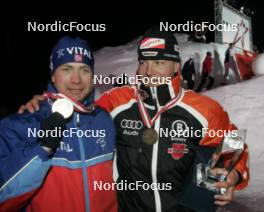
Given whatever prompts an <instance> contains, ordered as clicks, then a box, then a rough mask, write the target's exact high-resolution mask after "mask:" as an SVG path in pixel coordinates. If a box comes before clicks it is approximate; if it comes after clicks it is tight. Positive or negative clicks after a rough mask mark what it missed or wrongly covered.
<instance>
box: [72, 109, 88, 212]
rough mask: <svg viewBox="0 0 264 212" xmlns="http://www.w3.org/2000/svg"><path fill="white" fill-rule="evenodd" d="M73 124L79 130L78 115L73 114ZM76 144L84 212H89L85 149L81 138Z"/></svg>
mask: <svg viewBox="0 0 264 212" xmlns="http://www.w3.org/2000/svg"><path fill="white" fill-rule="evenodd" d="M74 122H75V123H74V124H75V125H76V128H77V130H79V128H80V126H81V124H80V115H79V114H78V113H74ZM78 143H79V150H80V155H81V161H82V176H83V186H84V194H85V196H84V198H85V211H86V212H90V197H89V188H88V174H87V168H86V164H85V149H84V146H83V141H82V138H81V137H78Z"/></svg>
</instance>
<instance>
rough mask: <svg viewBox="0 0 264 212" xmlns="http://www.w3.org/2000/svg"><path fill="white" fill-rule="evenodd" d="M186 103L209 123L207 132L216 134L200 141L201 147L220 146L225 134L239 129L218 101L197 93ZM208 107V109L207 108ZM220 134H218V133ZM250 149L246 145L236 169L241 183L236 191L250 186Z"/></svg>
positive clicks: (227, 158)
mask: <svg viewBox="0 0 264 212" xmlns="http://www.w3.org/2000/svg"><path fill="white" fill-rule="evenodd" d="M185 102H186V103H187V104H189V105H192V107H193V108H194V109H195V110H197V111H198V112H199V113H200V114H201V115H202V116H203V117H204V118H205V119H206V120H207V122H208V126H207V127H208V129H207V132H215V133H213V134H210V133H206V134H205V136H204V137H203V138H202V140H201V141H200V145H204V146H212V147H216V146H218V145H219V144H220V143H221V142H222V141H223V138H224V134H225V133H224V132H226V133H227V132H229V131H231V130H235V129H237V128H236V126H235V125H233V124H232V123H231V122H230V120H229V117H228V114H227V113H226V112H225V111H224V110H223V108H222V107H221V105H220V104H219V103H217V102H216V101H214V100H212V99H210V98H208V97H206V96H201V95H198V94H195V93H193V92H192V93H189V95H188V97H187V98H186V99H185ZM205 105H206V107H205ZM217 132H218V133H217ZM230 156H231V157H232V155H226V156H224V164H225V166H227V164H229V162H230V159H231V157H230ZM248 158H249V153H248V147H247V145H245V147H244V151H243V153H242V154H241V156H240V158H239V160H238V162H237V164H236V165H235V169H236V170H237V171H238V172H239V173H240V176H241V181H240V182H239V184H238V185H237V186H236V189H238V190H239V189H243V188H245V187H246V186H247V185H248V181H249V168H248Z"/></svg>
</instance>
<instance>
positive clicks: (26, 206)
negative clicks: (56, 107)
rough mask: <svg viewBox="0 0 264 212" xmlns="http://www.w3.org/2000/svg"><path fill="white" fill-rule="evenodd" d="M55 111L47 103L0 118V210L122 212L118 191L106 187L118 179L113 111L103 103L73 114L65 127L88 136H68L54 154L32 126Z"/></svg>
mask: <svg viewBox="0 0 264 212" xmlns="http://www.w3.org/2000/svg"><path fill="white" fill-rule="evenodd" d="M91 98H92V97H90V99H88V100H87V101H86V103H84V104H85V105H88V104H89V103H90V102H91ZM50 114H51V105H50V103H49V101H45V102H43V103H42V105H41V108H40V110H39V111H38V112H36V113H34V114H30V113H24V114H22V115H18V114H16V115H12V116H10V117H8V118H5V119H3V120H1V121H0V211H1V212H2V211H38V212H41V211H45V212H47V211H49V212H52V211H56V212H58V211H64V212H67V211H91V212H93V211H96V212H100V211H102V212H103V211H108V212H115V211H117V201H116V195H115V191H114V190H113V189H105V187H103V186H105V185H106V186H107V188H110V187H109V185H112V183H113V180H112V158H113V150H114V144H115V128H114V125H113V122H112V119H111V117H110V115H109V114H108V113H106V112H105V111H103V110H102V109H100V108H99V107H97V108H96V110H95V111H94V112H93V113H92V114H88V115H87V114H78V113H77V112H74V114H73V116H72V119H71V121H70V122H68V123H67V124H66V130H67V129H70V128H72V129H73V128H74V130H73V131H75V132H76V131H78V130H81V131H82V132H86V135H85V136H83V137H79V136H77V134H76V133H75V134H73V136H72V137H64V138H63V140H62V141H61V143H60V146H59V148H58V149H57V151H56V152H55V153H54V154H53V155H49V154H48V153H47V152H46V151H45V150H43V149H42V147H41V146H40V145H39V143H38V141H37V137H36V136H32V133H31V134H30V135H28V130H29V129H36V131H37V130H38V129H39V128H40V122H41V121H42V120H43V119H45V118H47V117H48V116H49V115H50ZM104 132H105V133H104ZM92 133H93V134H92ZM103 135H105V136H103ZM90 136H91V137H90Z"/></svg>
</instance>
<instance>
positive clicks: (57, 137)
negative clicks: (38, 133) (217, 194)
mask: <svg viewBox="0 0 264 212" xmlns="http://www.w3.org/2000/svg"><path fill="white" fill-rule="evenodd" d="M65 124H66V120H65V118H64V117H63V116H62V115H61V114H60V113H58V112H55V113H52V114H51V115H50V116H49V117H48V118H47V119H44V120H43V121H42V122H41V124H40V129H41V130H43V131H44V132H45V134H44V136H43V137H39V138H38V141H39V142H40V145H41V146H43V147H48V148H49V149H51V150H52V151H53V152H54V151H56V149H57V148H58V146H59V144H60V141H61V140H62V132H63V130H64V129H65ZM55 131H56V132H55ZM51 132H52V133H51Z"/></svg>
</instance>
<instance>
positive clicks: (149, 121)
mask: <svg viewBox="0 0 264 212" xmlns="http://www.w3.org/2000/svg"><path fill="white" fill-rule="evenodd" d="M134 88H135V92H136V100H137V103H138V109H139V112H140V115H141V118H142V120H143V123H144V125H145V126H146V127H148V128H151V127H152V126H153V125H154V123H155V121H156V120H157V118H158V117H159V116H160V115H161V114H162V113H163V112H165V111H166V110H168V109H169V108H170V107H171V106H172V105H174V104H175V103H176V102H177V101H178V100H179V99H180V97H181V95H182V88H180V90H179V93H178V95H177V96H175V97H174V98H172V99H171V100H170V101H169V102H168V103H167V104H166V105H165V106H163V107H161V109H160V110H159V111H158V112H157V113H156V114H155V116H154V117H153V118H152V119H151V118H150V116H149V113H148V111H147V109H146V107H145V105H144V103H143V101H142V100H141V98H140V92H139V90H138V89H137V88H136V87H134Z"/></svg>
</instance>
